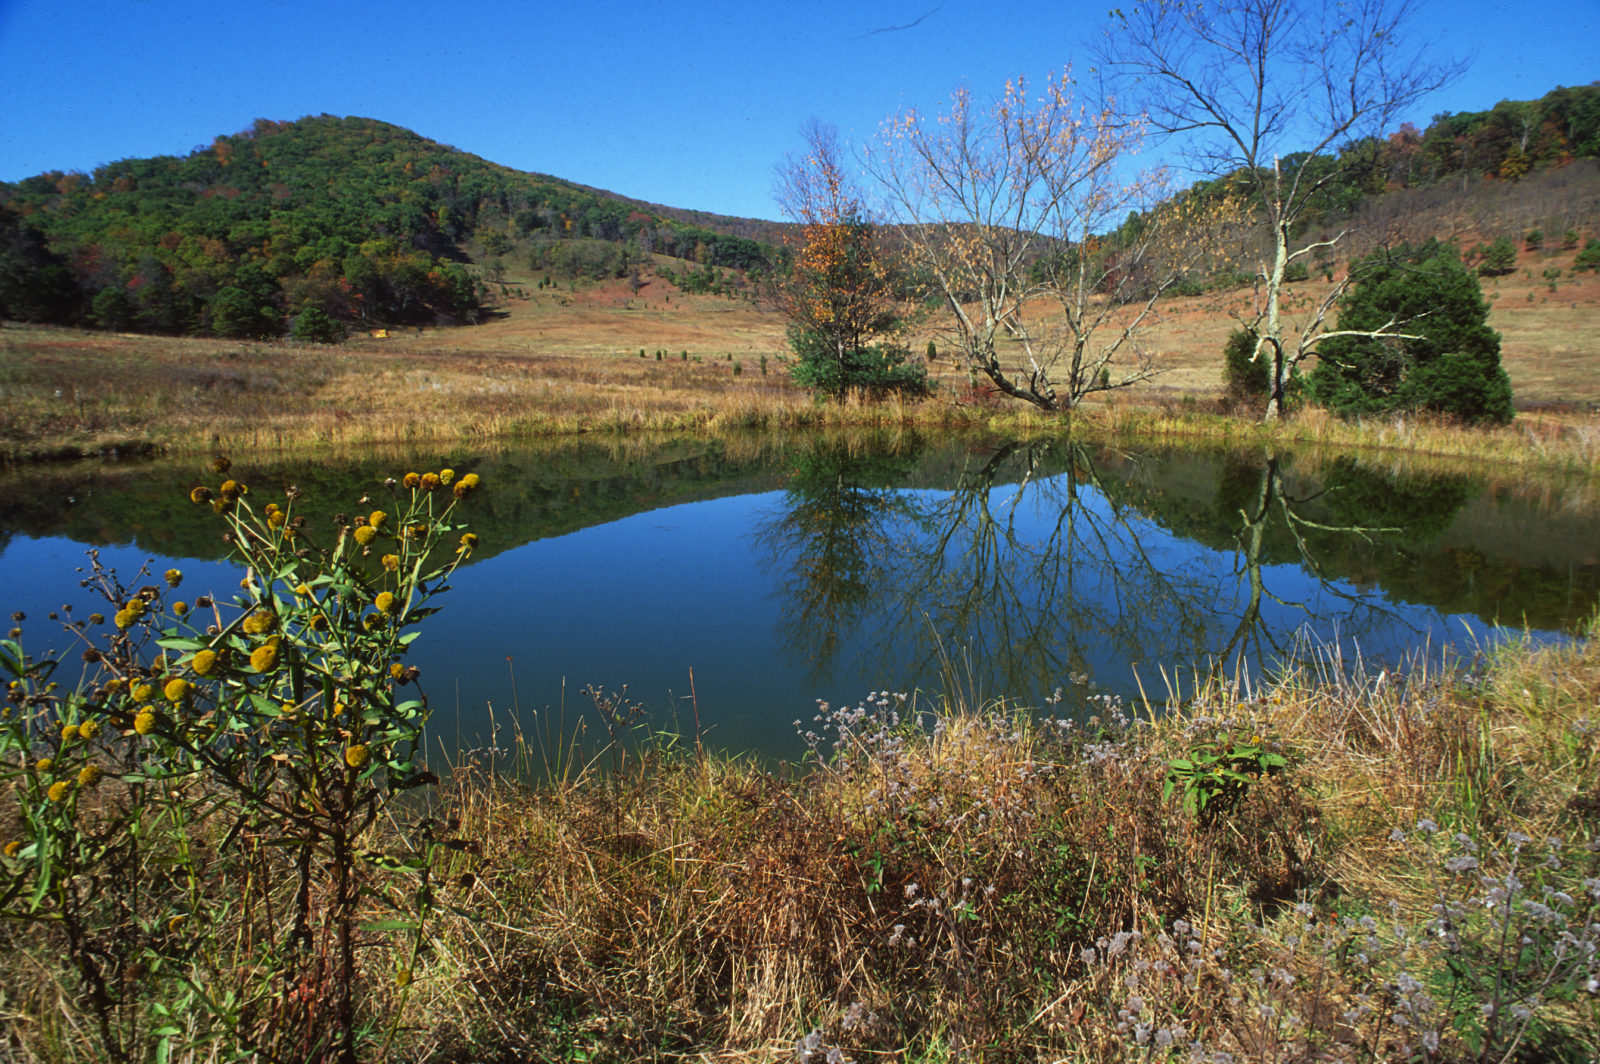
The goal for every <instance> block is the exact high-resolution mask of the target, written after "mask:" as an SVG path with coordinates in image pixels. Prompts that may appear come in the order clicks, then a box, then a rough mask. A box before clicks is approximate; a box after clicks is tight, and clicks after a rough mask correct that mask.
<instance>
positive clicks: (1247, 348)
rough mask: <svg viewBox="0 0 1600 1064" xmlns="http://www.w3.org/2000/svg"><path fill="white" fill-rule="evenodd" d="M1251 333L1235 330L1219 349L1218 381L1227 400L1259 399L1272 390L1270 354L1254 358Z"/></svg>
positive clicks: (1253, 332)
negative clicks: (1219, 378)
mask: <svg viewBox="0 0 1600 1064" xmlns="http://www.w3.org/2000/svg"><path fill="white" fill-rule="evenodd" d="M1256 342H1257V341H1256V333H1255V330H1253V329H1243V328H1240V329H1235V330H1233V332H1231V333H1229V334H1228V342H1227V343H1226V344H1224V345H1223V348H1222V380H1223V384H1224V385H1225V386H1226V388H1227V395H1228V398H1230V399H1239V400H1245V399H1261V398H1265V397H1266V395H1267V393H1268V392H1270V391H1271V390H1272V359H1271V354H1270V352H1262V354H1261V355H1260V356H1259V357H1257V356H1256Z"/></svg>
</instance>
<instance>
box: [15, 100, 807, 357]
mask: <svg viewBox="0 0 1600 1064" xmlns="http://www.w3.org/2000/svg"><path fill="white" fill-rule="evenodd" d="M772 229H773V226H772V223H768V222H755V221H747V220H741V219H732V218H720V217H718V216H715V215H705V214H693V215H690V214H689V213H688V212H681V211H676V210H672V209H668V208H657V207H653V206H651V205H648V204H642V203H639V202H638V201H634V200H628V199H624V198H623V197H620V196H615V195H612V194H610V193H607V192H603V191H600V190H597V189H592V188H586V187H584V186H581V185H576V184H573V183H572V182H569V181H563V180H560V179H558V178H554V177H548V176H545V175H542V174H530V173H523V172H520V171H516V170H511V169H509V168H507V167H503V166H498V165H495V164H494V163H490V162H488V161H486V160H484V159H481V158H479V157H477V156H475V155H470V154H468V153H466V152H462V151H458V150H457V149H455V148H451V147H448V146H446V145H442V144H439V143H437V142H435V141H431V140H428V139H426V138H424V137H421V136H418V135H417V134H415V133H412V132H410V131H409V130H406V129H402V128H400V127H398V126H393V125H389V124H387V123H384V122H379V121H375V120H373V119H368V118H337V117H334V116H331V115H322V116H319V117H315V118H302V119H300V120H299V121H296V122H272V121H267V120H258V121H257V122H256V123H255V124H254V125H253V126H252V127H251V128H250V129H248V130H246V131H245V132H242V133H238V134H235V135H233V136H227V137H218V138H217V139H216V140H215V141H214V142H212V143H211V144H210V145H209V146H207V147H204V148H198V149H196V150H195V151H193V152H191V153H190V154H189V155H187V156H185V157H183V158H177V157H174V156H157V157H155V158H150V159H125V160H122V161H120V162H116V163H110V164H107V165H105V166H101V167H98V168H97V169H96V170H95V171H94V173H92V174H83V173H59V172H56V173H46V174H40V175H38V176H36V177H31V178H27V179H26V180H23V181H20V182H15V183H4V184H0V318H15V319H21V320H26V321H54V322H63V323H71V324H85V325H96V326H101V327H105V328H113V329H130V328H131V329H139V330H148V331H154V332H171V333H214V334H218V335H225V336H241V337H249V336H271V335H276V334H279V333H281V332H283V331H284V330H285V329H286V328H288V327H289V325H290V322H291V321H293V320H298V318H299V317H300V316H301V315H302V314H304V312H306V311H307V310H310V309H315V310H316V311H319V312H320V313H321V314H322V315H325V316H326V317H325V318H324V319H323V320H327V319H328V318H331V319H342V320H344V321H347V322H351V323H359V324H364V325H383V324H401V323H413V324H415V323H425V322H426V323H431V322H442V323H449V322H463V321H472V320H475V319H476V317H477V314H478V312H479V310H480V299H481V297H482V295H483V294H484V292H485V290H484V288H483V283H482V281H481V280H480V279H479V278H478V276H477V273H476V271H473V270H469V269H467V268H466V264H468V263H470V262H474V261H479V262H481V261H485V260H489V259H493V258H495V257H496V256H498V255H500V254H503V253H505V252H506V251H507V250H509V249H511V248H512V247H520V248H522V249H523V250H526V249H528V248H529V247H530V246H531V247H534V248H535V251H536V253H537V249H538V247H539V246H540V245H548V244H551V243H556V242H559V243H561V244H563V245H565V246H566V247H565V248H564V250H570V248H571V247H590V248H592V247H593V245H594V244H596V243H599V244H602V245H606V246H607V247H606V252H605V254H604V255H602V256H599V259H600V260H601V262H602V265H601V267H600V268H603V269H605V270H607V271H616V272H617V274H618V275H619V276H625V275H626V272H627V270H628V269H629V268H630V267H632V266H636V265H637V264H639V263H641V262H648V261H650V260H651V256H653V255H665V256H670V257H677V258H683V259H687V260H692V265H690V269H694V268H696V267H699V268H702V269H714V268H719V267H720V268H731V269H740V270H748V269H755V268H769V267H770V265H771V263H772V262H773V261H774V260H775V259H776V258H777V256H778V252H777V249H776V248H774V247H773V246H772V245H770V244H767V243H764V242H762V241H760V240H755V239H751V238H750V237H748V236H743V235H739V233H740V232H757V233H761V234H763V235H769V234H770V233H771V232H772ZM569 258H570V256H569ZM594 258H595V256H592V255H591V256H589V257H588V259H594ZM579 259H580V260H581V261H580V266H581V264H582V263H583V262H587V264H588V267H592V266H593V263H592V262H589V261H588V260H585V259H583V257H582V256H580V257H579ZM562 261H563V262H568V259H563V260H562ZM569 264H570V263H569Z"/></svg>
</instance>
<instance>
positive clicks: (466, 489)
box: [450, 473, 478, 499]
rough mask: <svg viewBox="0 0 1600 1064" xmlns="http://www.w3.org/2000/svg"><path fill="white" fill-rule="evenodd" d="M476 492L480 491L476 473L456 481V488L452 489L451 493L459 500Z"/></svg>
mask: <svg viewBox="0 0 1600 1064" xmlns="http://www.w3.org/2000/svg"><path fill="white" fill-rule="evenodd" d="M476 490H478V474H476V473H468V474H467V475H466V476H464V477H462V478H461V479H460V480H458V481H456V483H455V487H453V488H451V489H450V491H451V492H452V493H453V494H454V495H455V497H456V498H458V499H465V498H466V497H467V496H468V495H471V494H472V493H473V492H474V491H476Z"/></svg>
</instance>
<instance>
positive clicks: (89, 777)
mask: <svg viewBox="0 0 1600 1064" xmlns="http://www.w3.org/2000/svg"><path fill="white" fill-rule="evenodd" d="M103 774H104V773H102V772H101V770H100V766H99V765H85V766H83V768H81V769H79V770H78V786H80V787H93V786H94V785H95V784H96V783H99V782H100V777H101V776H102V775H103Z"/></svg>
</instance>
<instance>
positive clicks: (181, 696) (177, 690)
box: [161, 679, 194, 703]
mask: <svg viewBox="0 0 1600 1064" xmlns="http://www.w3.org/2000/svg"><path fill="white" fill-rule="evenodd" d="M161 693H162V694H163V695H164V696H166V699H167V701H168V702H173V703H177V702H187V701H188V700H189V696H190V695H192V694H194V684H192V683H190V682H189V681H188V680H182V679H179V680H168V681H167V685H166V686H165V687H163V688H162V689H161Z"/></svg>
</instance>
